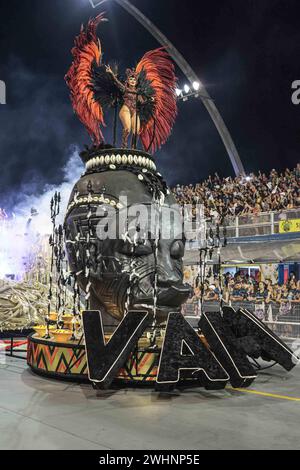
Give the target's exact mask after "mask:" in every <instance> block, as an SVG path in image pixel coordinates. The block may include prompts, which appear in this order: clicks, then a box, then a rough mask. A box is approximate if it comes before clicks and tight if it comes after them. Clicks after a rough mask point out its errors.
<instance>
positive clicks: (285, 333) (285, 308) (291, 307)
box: [183, 301, 300, 341]
mask: <svg viewBox="0 0 300 470" xmlns="http://www.w3.org/2000/svg"><path fill="white" fill-rule="evenodd" d="M231 306H232V307H233V308H234V309H235V310H237V309H239V308H246V309H247V310H250V311H251V312H253V313H254V314H255V315H256V316H257V318H259V319H260V320H261V321H263V322H264V323H265V324H266V325H267V326H268V327H269V328H270V329H271V330H272V331H273V332H274V333H275V334H276V335H278V336H279V337H281V338H282V339H287V340H289V341H293V340H299V341H300V304H299V303H297V304H296V303H292V302H282V303H281V304H279V303H275V302H270V303H254V302H231ZM203 310H204V311H206V312H216V311H219V310H220V304H219V303H218V302H216V301H211V302H209V301H207V302H204V305H203ZM183 314H184V316H185V317H192V318H195V319H196V318H197V317H199V316H200V305H199V302H191V303H186V304H185V305H184V306H183Z"/></svg>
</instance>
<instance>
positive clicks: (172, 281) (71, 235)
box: [28, 15, 298, 390]
mask: <svg viewBox="0 0 300 470" xmlns="http://www.w3.org/2000/svg"><path fill="white" fill-rule="evenodd" d="M103 21H104V17H103V15H99V16H98V17H97V18H95V19H93V20H90V22H89V23H88V26H87V28H86V29H84V28H82V30H81V32H80V35H79V36H78V37H77V38H76V40H75V47H74V49H73V51H72V53H73V57H74V61H73V64H72V66H71V68H70V70H69V72H68V74H67V76H66V80H67V83H68V85H69V88H70V91H71V100H72V103H73V107H74V111H75V112H76V114H77V115H78V117H79V118H80V120H81V121H82V122H83V124H84V125H85V127H86V128H87V130H88V133H89V134H90V136H91V138H92V141H93V146H92V148H90V149H87V150H86V151H84V152H82V155H81V157H82V159H83V161H84V163H85V165H86V171H85V173H84V175H83V176H82V177H81V178H80V180H79V181H78V182H77V184H76V185H75V187H74V189H73V191H72V194H71V197H70V201H69V204H68V208H67V213H66V216H65V238H66V240H65V243H66V249H67V252H68V257H69V262H70V268H71V271H72V273H73V275H74V277H75V279H76V281H77V282H78V284H79V285H80V287H81V288H82V290H83V291H84V292H85V295H86V302H87V308H86V311H85V312H83V313H82V319H83V329H84V335H83V336H82V338H81V339H82V341H81V340H80V341H79V342H75V341H68V342H66V343H64V344H57V343H56V342H55V341H53V340H52V339H51V338H50V339H40V338H37V337H36V336H32V337H31V338H30V339H29V353H28V363H29V365H30V366H31V367H32V369H33V370H34V371H36V372H40V373H43V374H46V375H51V376H56V377H62V378H64V377H68V378H70V377H73V378H75V379H78V378H85V379H87V378H89V380H90V381H91V382H92V383H93V384H94V385H95V386H96V387H99V388H108V387H110V385H111V383H112V381H113V380H114V379H115V378H118V379H122V380H127V381H128V380H130V381H132V382H137V381H139V382H141V381H142V382H148V383H149V382H150V383H151V382H156V387H157V388H158V389H163V390H165V389H167V390H168V389H170V388H172V387H174V386H175V385H176V384H177V383H179V382H188V383H189V385H196V386H204V387H206V388H207V389H219V388H224V387H225V386H226V384H227V383H228V382H229V381H230V383H231V384H232V385H233V386H234V387H246V386H249V385H250V384H251V383H252V381H253V380H254V379H255V377H256V371H255V369H254V367H253V364H252V363H251V362H250V361H249V358H255V359H257V358H259V357H262V358H263V359H265V360H267V361H274V362H277V363H279V364H281V365H282V366H283V367H284V368H285V369H287V370H291V369H292V368H293V367H294V366H295V364H296V363H297V361H298V358H297V357H296V355H295V354H293V352H292V351H291V350H290V349H289V348H288V347H287V346H286V345H285V344H284V343H283V342H282V341H281V340H280V339H279V338H277V337H276V336H275V335H274V334H273V333H272V331H270V330H269V329H268V328H267V327H266V326H265V325H264V324H263V323H262V322H260V321H259V320H258V319H257V318H256V317H255V315H253V314H252V313H251V312H248V311H247V310H240V311H238V312H235V311H234V310H233V309H231V308H229V307H225V308H223V309H222V311H221V310H220V312H215V313H205V312H204V313H203V314H202V316H201V319H200V321H199V325H198V328H196V329H194V328H192V327H191V326H190V325H189V324H188V322H187V321H186V320H185V319H184V317H183V315H182V314H181V309H180V307H181V305H182V304H183V303H184V302H185V301H186V299H187V298H188V296H189V289H190V288H189V287H188V286H187V285H184V284H183V265H182V260H183V255H184V237H183V236H182V232H183V227H182V222H181V217H180V210H179V209H178V207H177V206H176V205H175V201H174V199H173V197H172V195H171V194H170V191H169V189H168V187H167V185H166V183H165V182H164V180H163V178H162V176H161V175H160V174H159V172H158V171H157V168H156V163H155V160H154V158H153V156H152V154H153V153H154V152H155V151H156V150H157V149H158V148H159V147H160V146H161V145H163V144H164V143H165V142H166V140H167V138H168V137H169V135H170V133H171V130H172V126H173V124H174V121H175V118H176V114H177V106H176V97H175V86H176V78H175V72H174V65H173V63H172V61H171V60H170V58H169V56H168V54H167V52H166V51H164V50H162V49H157V50H155V51H151V52H148V53H147V54H145V56H144V57H143V58H142V60H141V61H140V62H139V63H138V65H137V66H136V67H135V69H128V70H127V72H126V79H125V81H122V80H121V79H120V78H119V76H118V73H117V70H116V69H114V70H113V69H112V67H110V66H109V65H104V64H103V62H102V49H101V44H100V42H99V40H98V38H97V36H96V28H97V26H98V24H99V23H100V22H103ZM108 108H112V109H113V110H114V113H115V126H114V136H113V141H114V142H113V145H108V144H105V142H104V138H103V135H102V131H101V127H103V126H104V122H105V120H104V113H105V110H107V109H108ZM118 114H119V117H120V120H121V123H122V126H123V132H122V145H121V146H119V147H118V146H117V144H116V140H117V132H116V124H117V115H118ZM130 136H131V144H130V143H129V142H128V139H129V137H130ZM139 140H140V141H141V143H142V145H143V150H138V148H137V147H138V141H139ZM150 152H151V154H150ZM77 313H78V312H77ZM116 326H117V328H116ZM62 333H63V330H62Z"/></svg>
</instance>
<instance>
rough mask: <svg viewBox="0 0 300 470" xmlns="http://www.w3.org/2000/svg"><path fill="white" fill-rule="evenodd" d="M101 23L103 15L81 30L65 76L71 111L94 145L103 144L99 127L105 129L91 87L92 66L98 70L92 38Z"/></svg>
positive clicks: (96, 44)
mask: <svg viewBox="0 0 300 470" xmlns="http://www.w3.org/2000/svg"><path fill="white" fill-rule="evenodd" d="M101 21H106V20H105V18H104V14H103V13H102V14H100V15H98V16H97V17H96V18H93V19H91V20H90V21H89V22H88V25H87V27H86V28H84V27H83V26H82V27H81V31H80V34H79V36H77V37H76V39H75V46H74V48H73V49H72V55H73V58H74V60H73V63H72V65H71V67H70V69H69V71H68V73H67V75H66V76H65V80H66V82H67V84H68V86H69V88H70V92H71V101H72V105H73V109H74V111H75V113H76V114H77V116H78V117H79V119H80V121H81V122H82V123H83V124H84V126H85V127H86V129H87V131H88V133H89V135H90V136H91V139H92V140H93V142H94V144H96V145H99V144H101V142H103V135H102V132H101V130H100V125H102V126H104V125H105V123H104V116H103V110H102V107H101V105H100V104H99V103H98V102H97V101H95V99H94V91H93V87H92V80H93V77H92V67H93V64H94V63H95V64H96V65H97V66H100V63H101V55H102V51H101V44H100V41H99V40H98V38H97V35H96V31H97V26H98V25H99V23H100V22H101Z"/></svg>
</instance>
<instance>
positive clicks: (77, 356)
mask: <svg viewBox="0 0 300 470" xmlns="http://www.w3.org/2000/svg"><path fill="white" fill-rule="evenodd" d="M159 355H160V350H156V351H153V352H152V351H150V352H149V350H147V349H145V350H142V349H140V350H138V351H135V352H133V353H132V354H131V355H130V357H129V359H128V361H127V363H126V365H125V367H124V368H122V369H121V370H120V372H119V375H118V377H117V378H118V379H122V380H124V381H130V380H131V381H139V382H142V381H144V382H149V381H155V380H156V374H157V367H158V363H159ZM27 363H28V365H29V366H30V367H32V369H33V370H36V371H39V372H42V373H43V374H47V373H49V375H50V374H51V375H52V376H53V375H55V374H58V375H59V376H60V377H62V376H63V375H65V376H67V377H68V378H70V377H72V376H74V380H76V379H77V378H78V376H82V378H86V379H87V378H88V372H87V361H86V354H85V349H84V346H76V344H74V343H70V344H69V345H65V344H63V345H61V344H59V343H56V344H55V343H53V342H52V341H46V340H44V339H43V340H41V339H39V338H37V337H35V335H33V336H31V337H29V338H28V352H27Z"/></svg>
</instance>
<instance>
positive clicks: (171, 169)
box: [0, 0, 300, 207]
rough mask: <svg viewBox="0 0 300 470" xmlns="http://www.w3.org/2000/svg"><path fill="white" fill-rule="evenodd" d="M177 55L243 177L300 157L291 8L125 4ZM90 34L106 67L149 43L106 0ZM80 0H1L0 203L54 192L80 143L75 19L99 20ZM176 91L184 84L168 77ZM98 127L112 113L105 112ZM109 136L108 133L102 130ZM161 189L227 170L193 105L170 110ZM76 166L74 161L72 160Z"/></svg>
mask: <svg viewBox="0 0 300 470" xmlns="http://www.w3.org/2000/svg"><path fill="white" fill-rule="evenodd" d="M132 3H133V4H135V5H136V6H137V7H139V8H140V9H141V10H142V11H143V12H144V13H145V14H146V15H147V16H148V17H149V18H150V19H151V20H152V21H153V22H154V23H155V24H156V25H157V26H158V27H159V28H160V29H161V30H162V32H164V33H165V34H166V35H167V37H168V38H169V39H170V40H171V41H172V42H173V43H174V45H175V46H176V47H177V49H178V50H179V51H180V52H181V53H182V54H183V55H184V57H185V58H186V59H187V61H188V62H190V64H191V65H192V67H193V68H194V70H195V71H196V72H197V73H198V75H199V77H200V78H201V81H202V82H203V83H204V84H205V86H206V87H207V90H208V92H209V93H210V94H211V96H212V97H213V98H214V100H215V102H216V105H217V107H218V109H219V111H220V112H221V114H222V117H223V119H224V121H225V123H226V125H227V126H228V128H229V131H230V133H231V135H232V137H233V140H234V142H235V144H236V147H237V149H238V151H239V153H240V156H241V159H242V161H243V164H244V166H245V168H246V170H247V172H250V171H258V170H259V169H261V170H264V171H268V170H271V169H272V168H274V167H275V168H278V169H283V168H285V167H286V166H290V167H292V166H294V165H295V164H296V163H297V162H298V161H300V105H299V106H295V105H293V104H292V101H291V95H292V91H291V84H292V82H293V81H294V80H300V67H299V61H300V27H299V26H300V25H299V18H300V2H299V0H243V1H241V0H225V1H224V0H218V1H212V0H211V1H210V2H208V1H202V0H187V1H179V0H132ZM100 8H101V9H102V10H103V9H105V11H106V12H107V16H108V18H109V20H110V22H109V23H108V24H105V25H103V26H101V27H100V28H99V32H98V34H99V37H100V38H101V40H102V45H103V49H104V53H105V57H104V59H105V60H106V61H110V60H117V61H118V62H119V65H120V69H121V70H125V68H126V67H128V66H133V65H135V63H136V62H137V61H138V60H139V59H140V58H141V57H142V56H143V54H144V53H145V52H146V51H148V50H150V49H153V48H156V47H158V43H157V42H156V41H155V40H154V39H153V38H152V37H151V36H150V34H149V33H148V32H147V31H145V30H144V29H143V28H142V27H141V26H140V25H139V24H138V23H137V22H136V20H134V19H133V18H131V17H130V16H129V15H128V13H127V12H125V11H124V10H123V9H122V8H121V7H120V6H119V5H117V4H114V2H113V1H111V2H110V3H109V4H107V5H106V6H105V7H100ZM99 11H101V10H99V9H97V10H93V9H92V7H91V5H90V3H89V0H23V1H21V0H1V3H0V18H1V24H0V79H1V80H4V81H5V82H6V86H7V104H6V105H0V129H1V131H0V155H1V172H0V206H5V205H6V206H8V207H12V206H13V205H14V204H15V203H17V202H19V201H20V199H21V198H22V197H23V195H24V194H30V193H35V194H39V193H41V192H43V190H44V188H45V186H46V185H49V184H59V183H60V182H61V181H62V178H63V168H64V166H65V165H66V163H67V161H68V159H69V157H70V154H71V153H72V151H73V149H74V147H79V148H82V147H83V145H84V144H89V143H90V141H89V137H88V135H87V133H86V131H85V129H84V127H83V126H82V125H81V124H80V122H79V121H78V119H77V118H76V117H75V116H74V114H73V111H72V108H71V104H70V101H69V96H68V89H67V87H66V85H65V83H64V75H65V73H66V71H67V69H68V68H69V66H70V63H71V54H70V50H71V47H72V45H73V40H74V37H75V35H77V34H78V32H79V28H80V25H81V23H82V22H84V23H85V22H86V21H87V20H88V18H89V17H90V16H94V15H95V14H96V13H98V12H99ZM178 78H179V83H180V84H181V85H183V84H184V83H185V79H184V77H182V75H181V73H180V72H179V71H178ZM107 120H108V123H109V122H110V121H111V117H110V116H108V119H107ZM106 135H107V140H110V139H109V136H110V129H109V127H108V129H107V132H106ZM157 159H158V160H159V167H160V169H161V172H162V173H163V175H164V176H165V178H166V179H167V181H168V183H169V184H172V185H173V184H175V183H178V182H180V183H196V182H197V181H200V180H201V179H203V178H205V177H207V176H208V175H209V174H211V173H213V172H215V171H218V173H219V174H221V175H224V176H227V175H230V174H232V171H233V170H232V167H231V164H230V161H229V158H228V156H227V153H226V150H225V148H224V146H223V144H222V142H221V139H220V137H219V135H218V133H217V131H216V129H215V127H214V125H213V123H212V121H211V119H210V117H209V115H208V113H207V111H206V110H205V108H204V106H203V105H202V103H201V101H200V100H196V99H194V100H191V101H188V102H186V103H180V105H179V117H178V120H177V124H176V126H175V128H174V132H173V134H172V136H171V138H170V140H169V142H168V144H167V145H165V146H164V147H163V149H162V150H161V151H160V152H159V153H158V154H157ZM78 162H79V160H78Z"/></svg>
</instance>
